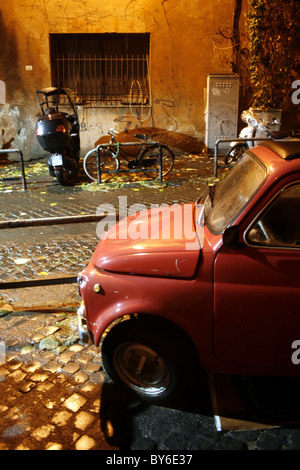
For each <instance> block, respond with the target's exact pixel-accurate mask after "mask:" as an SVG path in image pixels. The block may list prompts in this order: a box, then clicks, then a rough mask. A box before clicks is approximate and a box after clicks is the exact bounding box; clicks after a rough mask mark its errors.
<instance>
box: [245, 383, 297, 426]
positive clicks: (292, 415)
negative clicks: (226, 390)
mask: <svg viewBox="0 0 300 470" xmlns="http://www.w3.org/2000/svg"><path fill="white" fill-rule="evenodd" d="M236 383H237V387H238V388H239V390H240V395H241V397H242V399H243V401H244V403H245V405H246V407H247V410H248V412H249V414H250V416H251V417H253V418H254V419H259V420H261V421H262V422H263V421H265V420H267V421H268V422H270V421H273V422H274V423H275V424H276V423H277V424H278V425H285V424H289V423H292V424H297V425H299V426H300V401H299V397H300V378H299V377H263V376H262V377H260V376H238V377H237V378H236Z"/></svg>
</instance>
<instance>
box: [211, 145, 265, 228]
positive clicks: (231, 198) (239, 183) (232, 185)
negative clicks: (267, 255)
mask: <svg viewBox="0 0 300 470" xmlns="http://www.w3.org/2000/svg"><path fill="white" fill-rule="evenodd" d="M265 177H266V168H265V167H264V166H263V165H262V164H261V163H260V162H259V161H257V160H256V159H255V158H253V157H252V156H251V155H250V154H248V153H245V154H244V156H243V157H242V158H241V159H240V160H239V161H238V162H237V163H236V164H235V165H234V167H233V168H232V170H231V171H230V172H229V173H228V175H227V176H226V178H224V180H222V181H221V182H220V183H218V184H217V185H216V186H214V187H213V188H211V190H210V195H209V196H207V198H206V200H205V206H204V211H205V222H206V223H207V224H208V225H209V226H210V227H211V228H212V230H213V231H214V232H216V233H221V232H223V231H224V229H225V228H226V227H227V226H228V225H229V224H230V223H231V222H232V221H233V220H234V219H235V218H236V217H237V216H238V214H239V213H240V212H241V210H242V209H243V207H245V205H246V204H247V203H248V202H249V201H250V199H251V198H252V197H253V196H254V194H255V193H256V191H257V190H258V189H259V187H260V186H261V185H262V183H263V182H264V180H265Z"/></svg>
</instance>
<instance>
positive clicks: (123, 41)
mask: <svg viewBox="0 0 300 470" xmlns="http://www.w3.org/2000/svg"><path fill="white" fill-rule="evenodd" d="M149 40H150V36H149V34H52V35H50V44H51V63H52V84H53V86H60V87H67V88H71V89H72V90H73V91H74V92H75V96H76V101H77V103H80V104H84V105H89V104H91V105H143V106H144V105H149V104H150V98H149V80H148V74H149V67H148V57H149Z"/></svg>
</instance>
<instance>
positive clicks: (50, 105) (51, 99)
mask: <svg viewBox="0 0 300 470" xmlns="http://www.w3.org/2000/svg"><path fill="white" fill-rule="evenodd" d="M36 94H37V99H38V103H39V106H40V109H41V114H39V115H38V117H37V123H36V135H37V140H38V142H39V144H40V145H41V147H42V148H43V149H44V150H45V151H46V152H50V154H51V155H50V158H49V160H48V166H49V173H50V175H51V176H55V177H56V178H57V180H58V182H59V184H61V185H62V186H66V185H67V184H69V181H70V175H71V174H72V173H73V174H76V171H77V170H78V162H79V158H80V137H79V120H78V114H77V109H76V106H75V104H74V102H73V100H72V98H71V91H70V90H68V89H62V88H44V89H42V90H37V91H36Z"/></svg>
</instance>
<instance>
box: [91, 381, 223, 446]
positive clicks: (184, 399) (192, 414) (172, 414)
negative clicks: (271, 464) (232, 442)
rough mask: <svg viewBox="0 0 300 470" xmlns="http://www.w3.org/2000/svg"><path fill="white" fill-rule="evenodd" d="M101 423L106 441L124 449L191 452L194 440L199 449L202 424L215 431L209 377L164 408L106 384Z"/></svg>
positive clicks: (114, 385)
mask: <svg viewBox="0 0 300 470" xmlns="http://www.w3.org/2000/svg"><path fill="white" fill-rule="evenodd" d="M100 422H101V430H102V432H103V434H104V436H105V438H106V440H107V442H108V443H109V444H110V445H111V446H116V447H118V448H119V449H121V450H157V449H160V448H161V445H163V446H166V448H168V449H173V450H174V449H188V448H191V449H192V448H193V446H192V447H189V446H190V445H191V442H192V441H193V439H194V440H195V444H194V446H195V449H196V446H197V444H196V441H197V435H198V436H199V433H200V432H201V428H202V426H203V425H204V426H206V427H207V426H209V427H210V429H211V432H212V434H214V432H215V429H214V423H213V411H212V407H211V401H210V394H209V387H208V382H207V378H206V376H205V375H203V376H199V379H198V380H196V381H195V382H194V384H193V386H191V387H189V388H188V391H187V392H186V393H185V394H184V395H183V396H180V397H178V398H177V399H174V400H173V401H172V402H169V403H167V404H165V405H154V404H150V403H147V402H141V401H139V400H138V399H137V398H135V397H134V396H133V395H132V394H131V393H130V392H128V391H127V390H126V389H124V388H123V387H122V386H120V385H118V384H116V383H114V382H112V381H108V382H105V383H104V384H103V387H102V393H101V409H100ZM197 430H199V432H198V434H197Z"/></svg>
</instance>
